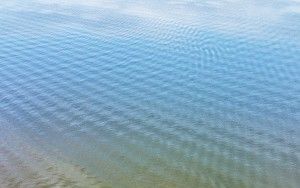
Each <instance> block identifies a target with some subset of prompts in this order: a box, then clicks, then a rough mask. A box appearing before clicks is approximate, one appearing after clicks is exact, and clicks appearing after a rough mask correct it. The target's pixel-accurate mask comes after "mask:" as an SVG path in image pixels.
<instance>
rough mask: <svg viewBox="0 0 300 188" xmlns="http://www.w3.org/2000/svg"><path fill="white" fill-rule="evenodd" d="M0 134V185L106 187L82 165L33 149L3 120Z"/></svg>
mask: <svg viewBox="0 0 300 188" xmlns="http://www.w3.org/2000/svg"><path fill="white" fill-rule="evenodd" d="M0 134H1V136H0V185H1V187H5V188H6V187H7V188H9V187H28V188H32V187H109V186H107V185H104V184H103V183H102V182H101V181H100V180H99V179H98V178H97V177H94V176H90V175H89V174H88V173H87V172H86V171H85V169H84V168H82V167H80V166H78V165H74V164H70V163H67V162H65V161H62V160H61V161H60V160H58V159H55V157H50V156H49V155H47V154H45V153H43V152H42V151H39V150H37V149H36V148H35V147H34V146H33V145H31V144H30V143H29V142H28V140H26V138H22V133H21V134H20V133H19V134H18V132H17V131H16V130H14V131H12V130H11V129H10V128H9V126H7V124H6V123H5V122H1V126H0Z"/></svg>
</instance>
